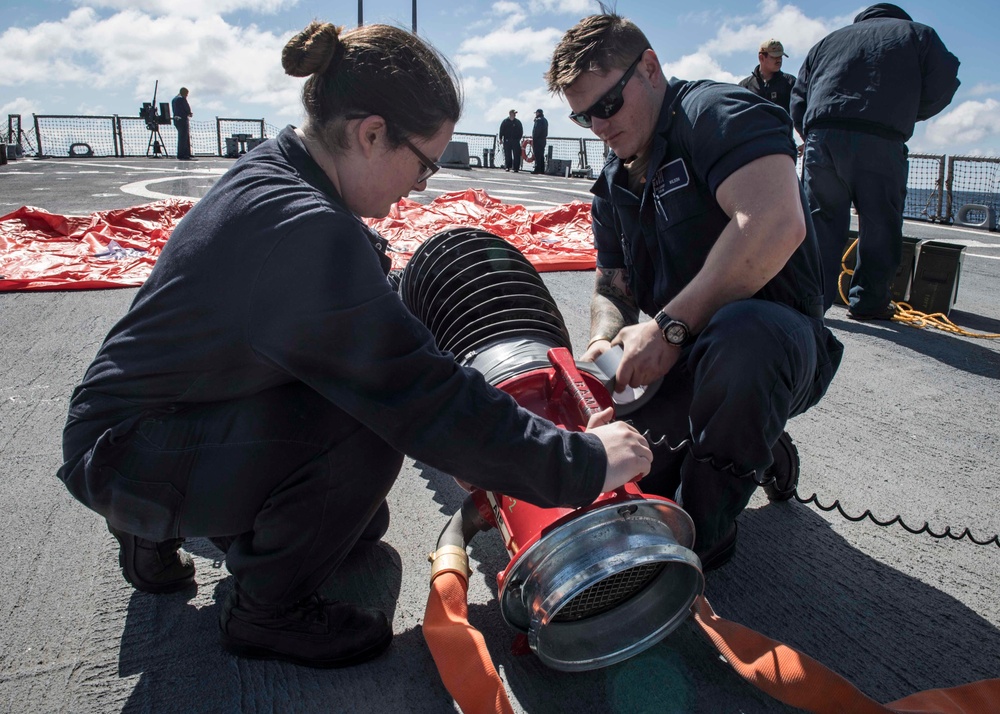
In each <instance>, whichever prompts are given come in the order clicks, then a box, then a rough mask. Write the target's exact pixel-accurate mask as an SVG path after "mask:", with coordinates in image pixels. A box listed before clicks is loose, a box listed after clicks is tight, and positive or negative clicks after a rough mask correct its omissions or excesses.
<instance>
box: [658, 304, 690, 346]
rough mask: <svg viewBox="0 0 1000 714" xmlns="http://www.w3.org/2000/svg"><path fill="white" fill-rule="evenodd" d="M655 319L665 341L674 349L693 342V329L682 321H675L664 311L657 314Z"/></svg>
mask: <svg viewBox="0 0 1000 714" xmlns="http://www.w3.org/2000/svg"><path fill="white" fill-rule="evenodd" d="M654 319H655V320H656V324H657V326H658V327H659V328H660V331H661V332H663V339H664V340H666V341H667V344H670V345H673V346H674V347H684V346H685V345H687V344H688V343H689V342H691V339H692V335H691V328H689V327H688V326H687V325H686V324H684V323H683V322H681V321H680V320H675V319H674V318H672V317H670V315H668V314H666V313H665V312H663V310H660V311H659V312H658V313H656V317H655V318H654Z"/></svg>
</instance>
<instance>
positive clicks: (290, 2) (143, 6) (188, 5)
mask: <svg viewBox="0 0 1000 714" xmlns="http://www.w3.org/2000/svg"><path fill="white" fill-rule="evenodd" d="M298 2H299V0H182V1H181V2H177V0H74V4H75V5H80V6H84V7H90V8H101V9H107V10H119V11H121V10H135V11H137V12H143V13H148V14H150V15H175V16H182V17H208V16H211V15H225V14H227V13H232V12H238V11H247V12H255V13H262V14H274V13H277V12H280V11H282V10H287V9H288V8H291V7H294V6H295V5H297V4H298Z"/></svg>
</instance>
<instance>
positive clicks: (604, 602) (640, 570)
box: [552, 563, 664, 622]
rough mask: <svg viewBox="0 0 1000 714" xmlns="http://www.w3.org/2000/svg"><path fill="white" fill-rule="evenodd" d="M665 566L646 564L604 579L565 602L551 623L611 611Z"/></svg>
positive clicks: (569, 620)
mask: <svg viewBox="0 0 1000 714" xmlns="http://www.w3.org/2000/svg"><path fill="white" fill-rule="evenodd" d="M663 567H664V565H663V563H647V564H645V565H637V566H635V567H634V568H629V569H628V570H623V571H622V572H620V573H616V574H615V575H612V576H611V577H609V578H605V579H604V580H602V581H601V582H599V583H597V584H596V585H592V586H590V587H589V588H587V589H586V590H584V591H583V592H582V593H580V594H579V595H577V596H576V597H575V598H573V599H572V600H570V601H569V602H568V603H566V605H565V606H564V607H563V608H562V609H561V610H560V611H559V613H558V614H557V615H556V616H555V617H553V618H552V621H553V622H572V621H575V620H583V619H585V618H587V617H594V616H595V615H600V614H601V613H602V612H607V611H608V610H612V609H614V608H615V607H617V606H618V605H620V604H621V603H623V602H625V601H626V600H628V599H629V598H630V597H632V596H633V595H635V594H636V593H637V592H639V591H640V590H642V589H643V588H644V587H646V585H647V584H648V583H649V582H650V581H651V580H653V578H655V577H656V576H657V575H658V574H659V572H660V570H662V569H663Z"/></svg>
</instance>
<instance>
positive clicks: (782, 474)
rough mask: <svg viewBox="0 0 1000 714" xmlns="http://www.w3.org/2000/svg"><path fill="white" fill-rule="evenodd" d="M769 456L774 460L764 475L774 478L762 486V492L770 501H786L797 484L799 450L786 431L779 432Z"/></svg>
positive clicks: (793, 493) (792, 494) (793, 492)
mask: <svg viewBox="0 0 1000 714" xmlns="http://www.w3.org/2000/svg"><path fill="white" fill-rule="evenodd" d="M771 456H772V457H773V458H774V462H773V463H772V464H771V465H770V466H769V467H768V469H767V471H765V472H764V475H765V476H768V477H771V478H773V479H774V480H773V481H771V482H769V483H767V484H766V485H765V486H764V493H766V494H767V497H768V498H769V499H771V500H772V501H787V500H788V499H790V498H791V497H792V496H794V495H795V488H796V486H798V485H799V450H798V449H796V448H795V444H793V443H792V437H790V436H789V435H788V432H787V431H783V432H781V436H779V437H778V440H777V441H776V442H775V444H774V446H772V447H771Z"/></svg>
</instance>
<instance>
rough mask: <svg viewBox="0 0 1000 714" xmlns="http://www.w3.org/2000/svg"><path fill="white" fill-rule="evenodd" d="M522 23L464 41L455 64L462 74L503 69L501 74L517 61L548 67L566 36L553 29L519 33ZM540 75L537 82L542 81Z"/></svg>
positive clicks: (508, 25)
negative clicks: (472, 70)
mask: <svg viewBox="0 0 1000 714" xmlns="http://www.w3.org/2000/svg"><path fill="white" fill-rule="evenodd" d="M519 22H520V20H519V19H513V20H508V21H506V22H504V23H503V25H502V26H501V27H498V28H496V29H494V30H493V31H491V32H489V33H488V34H485V35H481V36H478V37H470V38H468V39H466V40H463V41H462V44H460V45H459V47H458V54H457V56H456V57H455V63H456V64H457V65H458V67H459V68H460V69H462V70H467V69H481V68H486V67H504V69H503V70H502V71H508V70H507V69H506V66H508V65H509V64H510V63H511V62H514V61H516V62H517V63H518V64H527V63H531V62H543V63H545V64H546V66H547V65H548V62H549V61H550V60H551V59H552V50H553V49H555V46H556V44H557V43H558V42H559V40H560V38H562V35H563V32H562V31H561V30H557V29H555V28H554V27H546V28H542V29H539V30H535V29H532V28H520V29H519V28H517V27H516V25H517V24H519ZM541 74H542V73H541V72H539V77H538V80H537V81H541Z"/></svg>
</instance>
